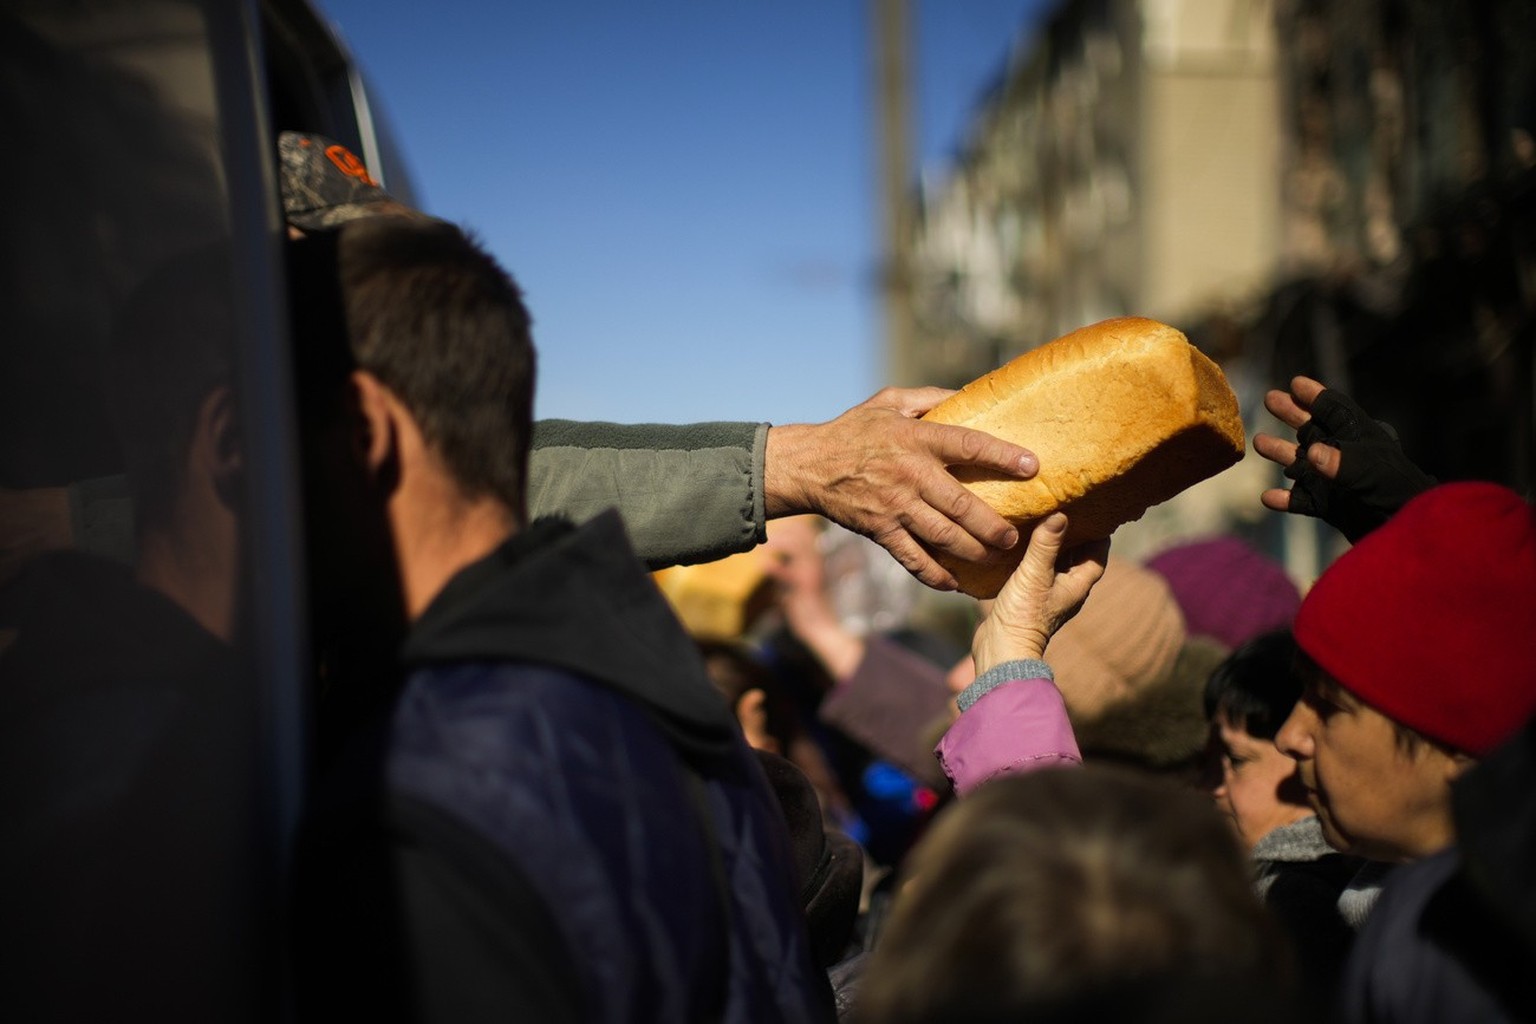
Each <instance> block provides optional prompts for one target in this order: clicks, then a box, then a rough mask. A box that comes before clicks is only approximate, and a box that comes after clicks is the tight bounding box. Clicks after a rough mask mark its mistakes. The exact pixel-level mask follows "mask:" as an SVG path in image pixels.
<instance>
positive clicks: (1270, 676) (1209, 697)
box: [1205, 629, 1302, 740]
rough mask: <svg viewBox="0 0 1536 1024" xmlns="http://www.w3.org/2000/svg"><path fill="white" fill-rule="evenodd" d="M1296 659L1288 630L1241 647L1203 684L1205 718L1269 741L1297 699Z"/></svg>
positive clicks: (1277, 631) (1294, 647)
mask: <svg viewBox="0 0 1536 1024" xmlns="http://www.w3.org/2000/svg"><path fill="white" fill-rule="evenodd" d="M1298 654H1299V652H1298V650H1297V647H1296V641H1295V640H1294V639H1293V638H1292V637H1291V631H1290V630H1289V629H1278V630H1275V631H1273V632H1270V633H1264V634H1262V635H1260V636H1257V637H1254V638H1253V639H1252V640H1249V641H1248V642H1247V643H1245V644H1243V645H1242V646H1241V647H1239V648H1238V649H1237V650H1235V651H1233V652H1232V653H1231V654H1230V655H1228V656H1227V659H1226V660H1225V661H1223V662H1222V663H1221V664H1220V665H1218V666H1216V670H1215V671H1214V672H1212V673H1211V677H1210V679H1208V680H1207V681H1206V684H1205V715H1206V718H1208V719H1215V718H1218V717H1220V718H1222V719H1224V720H1225V721H1226V722H1227V724H1228V725H1230V726H1233V727H1235V728H1241V729H1242V730H1243V731H1245V732H1247V733H1248V735H1250V736H1253V737H1254V738H1256V739H1263V740H1272V739H1274V738H1275V734H1276V733H1278V732H1279V731H1280V726H1282V725H1284V724H1285V720H1286V718H1288V717H1290V714H1291V709H1292V708H1294V707H1295V706H1296V701H1297V700H1299V699H1300V698H1301V688H1302V679H1301V676H1300V675H1299V674H1298V670H1297V656H1298Z"/></svg>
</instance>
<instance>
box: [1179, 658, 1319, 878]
mask: <svg viewBox="0 0 1536 1024" xmlns="http://www.w3.org/2000/svg"><path fill="white" fill-rule="evenodd" d="M1295 661H1296V643H1295V641H1294V640H1293V639H1292V638H1291V633H1290V630H1288V629H1281V630H1276V631H1274V632H1271V633H1265V634H1263V635H1262V636H1258V637H1255V638H1254V639H1252V640H1250V641H1248V642H1247V643H1245V644H1243V645H1242V646H1241V647H1239V648H1238V649H1237V650H1235V651H1233V652H1232V654H1231V655H1229V656H1228V657H1227V659H1226V660H1225V661H1223V662H1222V663H1221V664H1220V665H1218V666H1217V667H1216V671H1214V672H1212V673H1211V677H1210V679H1209V680H1207V682H1206V686H1205V714H1206V717H1207V719H1209V720H1210V723H1211V739H1212V741H1213V742H1212V746H1213V750H1214V752H1215V754H1216V755H1217V756H1218V757H1219V759H1220V765H1219V771H1220V774H1219V776H1217V777H1215V778H1214V780H1213V781H1214V788H1213V790H1212V795H1213V796H1214V797H1215V798H1216V805H1217V806H1218V807H1220V808H1221V809H1222V811H1224V812H1225V813H1226V814H1227V815H1228V816H1229V817H1230V818H1231V819H1232V822H1233V824H1234V825H1235V826H1236V828H1237V832H1238V835H1239V836H1241V837H1242V840H1243V843H1244V844H1245V845H1246V846H1247V847H1248V848H1249V849H1252V848H1253V847H1254V846H1255V845H1257V843H1258V842H1259V840H1260V839H1263V838H1264V837H1265V836H1266V835H1268V834H1269V833H1270V832H1272V831H1274V830H1275V829H1277V828H1280V827H1282V826H1284V825H1289V824H1291V823H1292V822H1295V821H1299V820H1300V819H1302V818H1305V817H1307V816H1308V815H1310V814H1311V813H1312V811H1311V809H1310V808H1309V807H1308V805H1307V791H1306V789H1305V788H1304V787H1303V786H1302V785H1301V782H1300V780H1299V779H1298V778H1297V775H1296V762H1295V761H1293V760H1292V759H1291V758H1290V757H1288V756H1287V755H1285V754H1283V753H1281V752H1280V750H1279V749H1278V748H1277V747H1276V746H1275V733H1276V732H1278V731H1279V729H1280V725H1281V723H1282V722H1284V721H1285V720H1286V718H1287V717H1288V716H1289V715H1290V713H1291V709H1292V708H1293V707H1294V706H1295V704H1296V699H1297V697H1299V696H1300V694H1301V683H1300V681H1299V680H1298V678H1297V677H1296V674H1295V672H1296V665H1295Z"/></svg>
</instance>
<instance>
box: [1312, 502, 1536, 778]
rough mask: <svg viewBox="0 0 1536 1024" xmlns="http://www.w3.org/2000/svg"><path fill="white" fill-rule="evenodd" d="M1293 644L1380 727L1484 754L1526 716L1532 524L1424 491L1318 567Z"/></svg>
mask: <svg viewBox="0 0 1536 1024" xmlns="http://www.w3.org/2000/svg"><path fill="white" fill-rule="evenodd" d="M1295 632H1296V642H1297V644H1299V645H1300V647H1301V649H1302V650H1303V651H1305V652H1306V653H1307V655H1308V656H1310V657H1311V658H1312V660H1313V661H1315V662H1317V664H1318V665H1319V666H1321V667H1322V669H1323V670H1324V671H1325V672H1327V673H1328V674H1329V675H1330V676H1332V677H1333V678H1334V679H1336V680H1338V682H1339V684H1340V685H1342V686H1343V687H1344V688H1345V689H1347V690H1349V691H1350V692H1351V693H1353V694H1354V695H1355V696H1357V697H1359V698H1360V699H1361V700H1363V701H1365V702H1366V703H1367V704H1370V705H1371V706H1372V707H1374V708H1376V709H1377V710H1379V711H1381V712H1382V713H1383V714H1385V715H1386V716H1387V717H1389V718H1391V719H1393V720H1395V721H1397V722H1399V723H1401V724H1403V725H1406V726H1408V727H1409V728H1412V729H1414V730H1416V731H1418V732H1420V733H1422V734H1423V735H1425V736H1428V737H1429V738H1431V739H1434V740H1438V741H1440V742H1441V743H1446V744H1448V745H1450V746H1452V747H1454V748H1456V749H1458V750H1462V751H1465V752H1467V753H1469V754H1473V755H1476V756H1478V757H1481V756H1483V755H1485V754H1488V753H1489V752H1490V751H1492V750H1493V748H1494V747H1496V746H1497V745H1498V744H1499V743H1500V742H1501V741H1502V740H1504V739H1505V738H1506V737H1508V736H1510V735H1511V734H1513V733H1514V731H1515V730H1516V729H1517V728H1519V727H1520V726H1521V725H1523V724H1524V723H1525V721H1526V720H1527V719H1529V718H1530V717H1531V714H1532V712H1533V711H1536V514H1533V511H1532V509H1531V506H1530V505H1529V504H1527V503H1526V502H1525V501H1524V500H1523V499H1522V498H1521V497H1520V496H1519V495H1518V494H1516V493H1515V492H1514V491H1511V490H1509V489H1508V488H1506V487H1501V486H1498V485H1497V484H1489V483H1456V484H1445V485H1443V486H1440V487H1436V488H1434V489H1432V490H1429V491H1426V492H1424V493H1423V494H1421V495H1419V496H1418V497H1417V498H1414V499H1413V500H1412V501H1410V502H1409V503H1408V504H1407V505H1405V506H1404V507H1403V509H1402V510H1401V511H1400V512H1398V513H1397V515H1395V516H1393V517H1392V518H1391V519H1389V520H1388V521H1387V523H1386V524H1385V525H1383V526H1381V527H1380V528H1378V529H1377V530H1375V531H1374V532H1372V533H1369V534H1367V535H1366V536H1365V537H1363V538H1361V540H1360V543H1358V544H1356V545H1355V546H1354V547H1353V548H1351V549H1350V550H1349V551H1346V552H1345V553H1344V554H1343V555H1342V556H1340V557H1339V559H1338V561H1336V562H1334V564H1333V565H1331V566H1329V567H1328V569H1327V570H1326V571H1325V572H1324V573H1323V575H1322V577H1321V578H1320V579H1319V580H1318V581H1317V583H1316V584H1315V585H1314V586H1313V587H1312V590H1311V592H1310V593H1308V594H1307V597H1306V600H1304V601H1303V602H1302V603H1301V610H1300V611H1299V612H1298V613H1297V615H1296V627H1295Z"/></svg>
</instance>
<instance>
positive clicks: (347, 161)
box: [277, 132, 401, 230]
mask: <svg viewBox="0 0 1536 1024" xmlns="http://www.w3.org/2000/svg"><path fill="white" fill-rule="evenodd" d="M277 151H278V155H279V157H280V158H281V163H280V165H279V167H278V174H279V176H280V178H281V184H282V190H283V216H284V217H286V218H287V220H288V223H289V224H292V225H293V226H294V227H297V228H301V229H305V230H316V229H319V228H333V227H338V226H339V225H342V224H345V223H346V222H347V221H350V220H356V219H357V218H359V217H366V216H369V215H371V214H374V213H379V212H382V211H381V210H379V209H378V207H379V205H380V204H384V203H387V204H390V205H392V206H399V205H401V204H400V203H399V202H398V200H396V199H394V198H393V197H391V196H390V194H389V193H388V192H385V191H384V190H383V189H382V188H380V187H379V183H378V182H377V181H375V180H374V179H373V176H372V175H370V174H369V173H368V168H367V167H365V166H364V165H363V162H362V161H361V160H359V159H358V157H357V155H356V154H355V153H353V152H352V151H351V150H350V149H348V148H347V147H346V146H343V145H342V144H341V143H339V142H335V141H333V140H331V139H328V138H326V137H325V136H323V135H311V134H307V133H304V132H283V133H282V134H281V135H279V136H278V138H277Z"/></svg>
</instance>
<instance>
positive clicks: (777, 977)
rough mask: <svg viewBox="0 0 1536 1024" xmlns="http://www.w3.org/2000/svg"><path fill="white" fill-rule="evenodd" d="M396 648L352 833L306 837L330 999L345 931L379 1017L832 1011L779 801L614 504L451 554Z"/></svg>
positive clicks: (608, 1017) (808, 1015)
mask: <svg viewBox="0 0 1536 1024" xmlns="http://www.w3.org/2000/svg"><path fill="white" fill-rule="evenodd" d="M404 661H405V664H406V668H407V672H408V675H407V678H406V680H405V683H404V688H403V691H402V693H401V694H400V697H399V700H398V702H397V703H396V705H395V708H394V711H393V713H392V716H391V720H390V722H389V724H388V726H387V729H386V730H384V732H383V733H381V737H382V739H381V743H380V747H379V750H378V752H377V763H378V764H379V765H380V768H381V771H380V775H379V787H378V790H377V792H376V793H375V794H374V795H373V796H372V797H370V798H369V800H368V801H365V804H366V806H367V807H368V808H370V809H368V810H367V811H365V813H364V814H363V815H362V817H363V819H365V820H366V821H367V822H368V823H369V824H368V826H367V828H365V829H363V830H362V834H365V835H367V836H368V838H367V839H366V840H365V841H364V842H362V843H359V842H358V839H359V834H360V833H359V831H358V830H357V829H356V828H355V827H353V828H352V829H351V830H350V831H348V830H347V829H342V830H341V834H343V835H344V838H338V835H339V833H338V831H337V830H336V829H335V827H334V822H332V823H331V825H330V827H329V828H327V827H322V828H321V829H320V830H319V833H320V835H321V836H322V839H321V840H320V841H319V842H318V843H314V842H312V844H311V849H312V850H313V849H316V848H318V849H319V850H320V851H321V856H320V857H319V858H318V863H319V864H320V865H321V869H320V873H319V876H318V877H319V878H320V879H327V878H328V881H324V880H322V881H320V882H319V883H318V885H317V884H316V876H311V879H310V881H311V884H310V887H309V892H310V894H311V895H312V896H313V895H314V894H315V893H316V892H317V891H318V892H320V893H322V895H321V896H320V897H319V903H320V904H321V905H322V906H323V907H324V908H325V909H324V911H323V912H322V913H321V914H320V918H319V923H320V926H321V929H320V931H319V933H318V934H321V935H325V934H329V935H331V936H333V937H334V940H333V941H332V942H331V944H330V949H331V951H332V957H331V964H332V965H333V966H337V967H338V969H337V970H336V971H335V972H334V974H333V976H332V977H330V978H329V979H328V980H326V981H324V982H323V984H325V985H328V986H330V987H331V989H332V995H333V996H335V995H336V994H337V993H338V992H339V991H341V990H344V989H345V988H346V986H345V985H344V984H343V985H341V986H339V988H338V986H337V982H339V981H340V979H341V978H342V977H346V976H350V975H353V974H354V972H353V971H351V970H349V969H346V968H345V967H340V966H339V961H338V959H337V958H336V955H335V950H336V949H337V947H338V946H342V945H346V944H347V940H346V938H344V937H343V936H345V935H348V934H350V935H351V936H352V937H353V940H354V941H355V940H356V937H357V934H358V931H359V926H361V930H363V931H364V932H366V933H367V934H368V936H369V938H368V939H367V940H366V942H365V948H366V947H375V948H372V949H371V952H370V954H369V956H372V955H377V956H380V957H383V958H384V959H383V961H382V963H387V964H389V968H388V969H389V971H390V972H391V973H390V974H389V975H388V980H387V982H385V983H384V986H383V988H384V990H386V991H388V992H389V996H388V997H387V999H386V1000H383V1002H384V1003H386V1004H387V1005H383V1006H376V1007H373V1009H375V1010H383V1011H384V1012H385V1015H386V1016H394V1017H397V1018H409V1019H418V1020H421V1019H425V1020H453V1021H474V1020H480V1019H486V1020H489V1019H497V1020H530V1021H532V1020H538V1021H561V1020H570V1021H603V1022H620V1021H711V1020H720V1021H816V1020H829V1019H831V1016H832V1009H831V1007H832V1003H831V995H830V991H829V988H828V985H827V982H826V979H825V976H824V975H823V974H822V973H821V972H820V971H819V970H818V969H817V968H816V967H815V965H814V963H813V961H812V957H811V954H810V951H809V944H808V941H807V938H806V934H805V926H804V922H803V919H802V915H801V912H800V909H799V905H798V901H797V898H796V894H795V890H794V883H793V878H792V868H791V864H790V858H789V850H788V841H787V837H786V834H785V826H784V823H783V818H782V814H781V812H780V810H779V808H778V805H777V803H776V801H775V798H774V796H773V794H772V791H771V790H770V789H769V788H768V786H767V784H766V781H765V780H764V778H763V776H762V772H761V769H760V768H759V767H758V765H757V763H756V760H755V758H754V757H753V756H752V754H751V751H750V749H749V748H748V747H747V746H746V744H745V743H744V742H743V741H742V739H741V736H740V732H739V730H738V729H737V727H736V724H735V720H734V718H733V717H732V715H731V713H730V711H729V709H728V708H727V707H726V705H725V703H724V701H722V700H721V698H720V697H719V695H718V694H717V693H716V692H715V691H714V690H713V688H712V687H711V686H710V684H709V681H708V679H707V677H706V676H705V674H704V669H703V666H702V663H701V662H700V659H699V657H698V655H697V652H696V649H695V647H694V645H693V643H692V641H691V640H690V638H689V637H688V636H687V635H686V633H684V632H683V630H682V628H681V627H680V626H679V625H678V623H677V621H676V619H675V617H674V616H673V615H672V613H671V610H670V609H669V608H668V607H667V605H666V603H665V602H664V601H663V600H662V599H661V597H660V595H659V593H658V591H657V590H656V587H655V585H654V584H653V583H652V581H651V580H650V578H649V576H648V575H647V574H646V573H645V572H644V570H643V568H642V567H641V566H640V564H639V563H638V562H637V561H636V559H635V558H634V555H633V554H632V553H631V552H630V549H629V546H628V543H627V541H626V539H625V536H624V531H623V527H622V525H621V523H620V521H619V519H618V517H617V516H616V515H606V516H603V517H600V518H599V519H598V520H595V521H593V522H592V523H589V524H587V525H586V526H584V527H581V528H580V529H576V528H573V527H571V526H569V525H568V524H565V523H560V522H556V521H541V522H539V523H535V524H534V525H533V526H532V527H531V528H530V529H529V530H527V531H525V533H524V534H522V535H521V536H519V537H517V538H515V539H513V540H512V541H509V542H508V543H507V544H505V545H503V546H502V547H501V548H499V549H498V550H496V551H495V552H493V553H492V554H491V555H489V556H488V557H487V558H485V559H483V560H481V561H480V562H477V563H475V564H474V565H471V566H469V567H468V568H466V569H464V570H463V571H462V572H460V573H459V574H458V575H457V576H455V577H454V578H453V579H452V580H451V581H450V582H449V584H448V586H447V587H446V588H444V590H443V592H442V593H441V594H440V595H439V596H438V597H437V598H436V599H435V600H434V601H433V603H432V604H431V605H430V606H429V607H428V608H427V610H426V611H425V613H424V614H423V615H422V617H421V618H420V620H419V621H418V622H417V623H416V624H415V625H414V626H413V628H412V631H411V634H410V637H409V638H408V640H407V643H406V646H405V650H404ZM354 792H356V790H354ZM355 824H356V821H355V820H354V826H355ZM327 865H328V867H327ZM370 889H371V890H372V893H371V896H370V892H369V890H370ZM381 895H382V896H383V899H382V900H381V899H380V896H381ZM381 908H382V909H381ZM315 937H316V936H315V935H313V934H312V935H311V936H310V939H309V942H308V945H309V947H310V948H309V951H308V952H307V953H306V957H307V958H308V959H309V960H310V962H311V965H313V964H314V963H316V962H325V961H326V959H327V957H326V954H325V952H324V950H323V949H319V948H318V947H317V946H316V944H315V942H314V939H315ZM380 943H382V948H377V945H378V944H380ZM356 952H357V950H356V948H355V947H351V946H349V947H348V949H347V952H346V954H345V956H346V957H347V958H355V955H356ZM367 959H368V957H364V958H363V960H362V963H363V964H366V961H367ZM373 966H374V968H375V969H374V970H373V971H372V972H368V973H370V976H371V977H372V978H373V979H375V981H374V984H375V985H377V984H378V981H377V979H379V978H380V977H381V974H380V972H379V971H378V969H377V968H379V967H380V966H381V963H380V962H375V963H374V965H373ZM365 972H366V967H360V969H359V970H358V971H357V972H356V973H357V974H362V973H365ZM341 1002H342V1003H343V1004H345V1003H346V1002H347V1000H346V997H345V995H344V993H343V994H342V999H341ZM332 1005H333V1006H334V1005H336V1003H335V1002H332ZM357 1008H358V1007H357V1006H356V1005H355V1004H352V1009H357Z"/></svg>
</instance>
